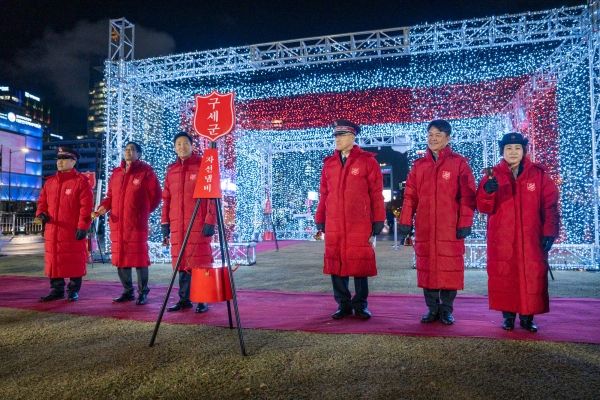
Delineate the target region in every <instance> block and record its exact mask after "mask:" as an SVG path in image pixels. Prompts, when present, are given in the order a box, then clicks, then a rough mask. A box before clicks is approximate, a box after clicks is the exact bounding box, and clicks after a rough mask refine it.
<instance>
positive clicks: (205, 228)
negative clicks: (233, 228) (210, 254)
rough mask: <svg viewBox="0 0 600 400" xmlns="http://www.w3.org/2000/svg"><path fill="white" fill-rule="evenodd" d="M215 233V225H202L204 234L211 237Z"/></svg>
mask: <svg viewBox="0 0 600 400" xmlns="http://www.w3.org/2000/svg"><path fill="white" fill-rule="evenodd" d="M214 234H215V226H214V225H211V224H204V226H203V227H202V236H204V237H210V236H213V235H214Z"/></svg>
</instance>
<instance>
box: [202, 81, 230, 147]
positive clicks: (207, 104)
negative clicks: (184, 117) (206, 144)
mask: <svg viewBox="0 0 600 400" xmlns="http://www.w3.org/2000/svg"><path fill="white" fill-rule="evenodd" d="M233 97H234V92H230V93H227V94H221V93H219V92H217V91H216V90H213V91H212V92H211V93H210V94H209V95H206V96H200V95H195V96H194V99H195V101H196V108H195V110H194V120H193V122H192V125H193V126H194V130H195V131H196V133H197V134H198V135H200V136H202V137H203V138H205V139H208V140H210V141H211V142H214V141H216V140H217V139H218V138H220V137H222V136H225V135H227V134H228V133H229V132H231V131H232V130H233V128H234V127H235V107H234V103H233Z"/></svg>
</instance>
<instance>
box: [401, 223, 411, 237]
mask: <svg viewBox="0 0 600 400" xmlns="http://www.w3.org/2000/svg"><path fill="white" fill-rule="evenodd" d="M410 232H412V226H410V225H402V224H400V234H401V235H403V236H406V235H408V234H410Z"/></svg>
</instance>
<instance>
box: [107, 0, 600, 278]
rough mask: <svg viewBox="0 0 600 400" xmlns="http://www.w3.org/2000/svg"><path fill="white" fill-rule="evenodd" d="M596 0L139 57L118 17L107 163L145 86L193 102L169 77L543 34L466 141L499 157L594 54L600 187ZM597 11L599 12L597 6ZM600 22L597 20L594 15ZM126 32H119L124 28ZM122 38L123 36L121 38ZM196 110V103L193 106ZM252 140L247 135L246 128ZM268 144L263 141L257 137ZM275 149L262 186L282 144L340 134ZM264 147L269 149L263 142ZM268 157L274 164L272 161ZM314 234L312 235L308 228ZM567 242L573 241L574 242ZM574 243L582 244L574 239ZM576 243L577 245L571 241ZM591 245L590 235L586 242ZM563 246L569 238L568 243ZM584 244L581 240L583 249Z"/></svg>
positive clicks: (175, 102)
mask: <svg viewBox="0 0 600 400" xmlns="http://www.w3.org/2000/svg"><path fill="white" fill-rule="evenodd" d="M599 1H600V0H593V1H590V2H589V4H588V6H587V7H586V6H579V7H569V8H561V9H555V10H549V11H540V12H530V13H523V14H514V15H504V16H499V17H491V18H480V19H471V20H463V21H456V22H440V23H435V24H423V25H417V26H414V27H400V28H394V29H387V30H378V31H368V32H357V33H350V34H342V35H330V36H323V37H316V38H306V39H299V40H290V41H281V42H272V43H264V44H257V45H252V46H243V47H233V48H226V49H219V50H210V51H202V52H194V53H186V54H179V55H173V56H168V57H157V58H150V59H144V60H133V48H134V27H133V25H132V24H130V23H129V22H128V21H127V20H125V19H123V18H122V19H119V20H111V22H110V24H111V25H110V26H111V28H110V34H109V35H110V36H109V42H110V44H109V60H108V61H107V63H106V68H105V76H106V81H107V114H108V115H107V132H106V142H105V143H106V149H105V151H106V166H105V167H106V168H105V173H106V175H107V176H108V172H109V170H110V169H111V168H113V167H114V166H115V165H116V163H117V162H118V160H120V154H121V149H122V145H123V142H124V140H127V139H129V138H132V137H133V135H134V134H136V133H135V132H133V122H132V121H133V110H132V106H133V103H134V101H135V97H136V96H143V97H152V98H153V99H154V101H156V102H158V104H160V105H161V106H162V107H164V108H166V109H169V110H172V111H175V112H189V110H188V109H189V107H190V103H189V99H188V98H187V95H186V94H185V93H181V92H179V91H178V90H177V89H173V88H170V87H169V84H170V83H172V82H176V81H178V80H182V79H186V78H196V77H202V76H216V75H223V74H236V73H243V72H251V71H259V70H275V69H282V68H300V67H303V66H307V65H314V64H323V63H333V62H347V61H358V60H365V59H371V58H386V57H399V56H409V55H416V54H427V53H435V52H448V51H459V50H473V49H484V48H493V47H504V46H513V45H526V44H533V43H540V42H558V43H560V45H559V46H558V47H557V49H556V51H555V52H554V53H553V54H552V56H551V57H549V59H548V60H546V62H545V63H544V65H543V66H542V68H540V69H539V70H538V71H536V72H535V73H534V74H532V76H531V77H530V79H529V80H528V81H527V82H526V83H525V85H524V86H523V87H522V88H520V89H519V91H518V92H517V93H516V94H515V96H514V97H513V99H511V101H510V102H509V103H507V104H506V106H505V107H504V108H503V110H502V111H501V112H500V113H499V114H497V115H496V116H494V118H493V120H492V121H491V122H490V123H489V124H488V126H486V127H485V128H484V129H482V130H480V131H469V132H461V137H460V138H459V139H457V140H458V141H464V142H482V143H483V147H484V153H485V155H484V163H485V164H486V165H490V164H492V163H495V162H497V160H496V158H495V157H497V156H496V153H497V149H496V148H495V146H496V142H495V140H496V139H497V137H498V136H499V134H501V133H503V132H505V130H506V124H507V122H508V121H510V123H512V124H513V125H514V124H515V123H517V122H518V119H519V118H520V117H519V113H520V112H522V109H523V107H528V106H529V105H531V104H533V103H534V102H535V101H537V100H538V99H539V98H540V97H541V94H543V93H544V91H546V90H547V89H548V88H549V87H551V86H552V85H553V84H554V83H556V82H558V81H559V80H560V79H561V78H562V77H563V76H565V75H567V74H568V73H569V72H570V71H571V70H572V69H573V67H574V66H576V65H579V64H580V63H581V62H583V61H584V60H585V57H586V56H587V57H588V63H589V70H590V97H591V99H590V101H591V104H590V107H591V123H592V153H593V170H594V171H593V173H594V187H595V188H596V190H597V191H598V194H599V196H600V181H599V174H598V167H599V160H598V157H599V155H598V145H600V134H599V133H598V132H599V131H600V36H599V35H600V34H599V32H598V30H597V29H594V30H593V29H592V27H593V26H595V27H597V26H598V21H597V18H598V13H597V10H598V2H599ZM594 7H595V10H596V12H594V13H593V15H591V13H590V8H591V9H592V10H594ZM594 24H595V25H594ZM114 32H117V33H118V35H115V34H114ZM116 39H118V40H116ZM186 110H187V111H186ZM407 138H408V139H409V141H410V142H412V143H414V144H419V143H424V142H425V139H424V133H422V132H416V131H406V132H398V133H397V134H394V135H386V136H373V137H369V138H359V140H358V142H359V144H360V145H361V146H366V147H369V146H394V145H397V144H398V143H402V144H404V145H405V144H406V142H407ZM240 140H244V138H240ZM256 145H257V146H260V144H259V143H256ZM263 145H264V146H263V148H264V149H265V150H264V153H265V157H264V162H261V164H260V165H261V166H260V169H261V175H263V178H264V179H262V181H263V182H261V186H262V187H264V190H265V196H267V198H269V197H270V195H271V194H270V188H271V187H272V181H271V180H272V176H271V175H272V174H271V172H272V170H271V164H272V156H273V154H274V153H279V152H282V153H284V152H292V151H311V150H319V149H331V148H332V147H333V140H330V139H329V140H328V139H325V140H317V139H315V140H308V141H295V142H285V143H283V142H273V143H268V144H267V143H263ZM262 151H263V150H261V152H262ZM263 164H264V165H263ZM599 206H600V204H599V200H598V196H596V197H595V198H594V209H595V215H594V218H595V243H594V245H590V246H588V248H586V249H585V251H583V253H585V254H587V253H586V252H587V251H588V250H590V249H591V251H592V254H593V256H590V257H589V259H588V262H591V263H592V265H595V268H598V261H597V260H598V258H599V257H598V248H599V238H598V228H599V224H598V218H599V216H598V213H599ZM281 235H283V236H284V237H288V236H289V237H290V238H292V237H296V236H297V237H298V238H300V237H301V238H304V239H306V238H308V239H310V232H308V233H307V232H296V233H294V232H281ZM307 236H308V237H307ZM565 246H566V245H565ZM568 246H571V247H572V246H573V245H568ZM568 246H567V247H568ZM583 246H586V245H583ZM562 247H563V246H559V249H560V248H562ZM578 251H579V250H578Z"/></svg>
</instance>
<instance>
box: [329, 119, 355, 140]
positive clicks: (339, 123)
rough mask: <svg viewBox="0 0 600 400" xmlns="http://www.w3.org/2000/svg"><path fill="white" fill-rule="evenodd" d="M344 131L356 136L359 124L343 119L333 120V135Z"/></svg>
mask: <svg viewBox="0 0 600 400" xmlns="http://www.w3.org/2000/svg"><path fill="white" fill-rule="evenodd" d="M346 133H352V134H353V135H355V136H356V135H358V134H359V133H360V126H358V125H356V124H355V123H354V122H350V121H347V120H345V119H338V120H336V121H333V136H338V135H345V134H346Z"/></svg>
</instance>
